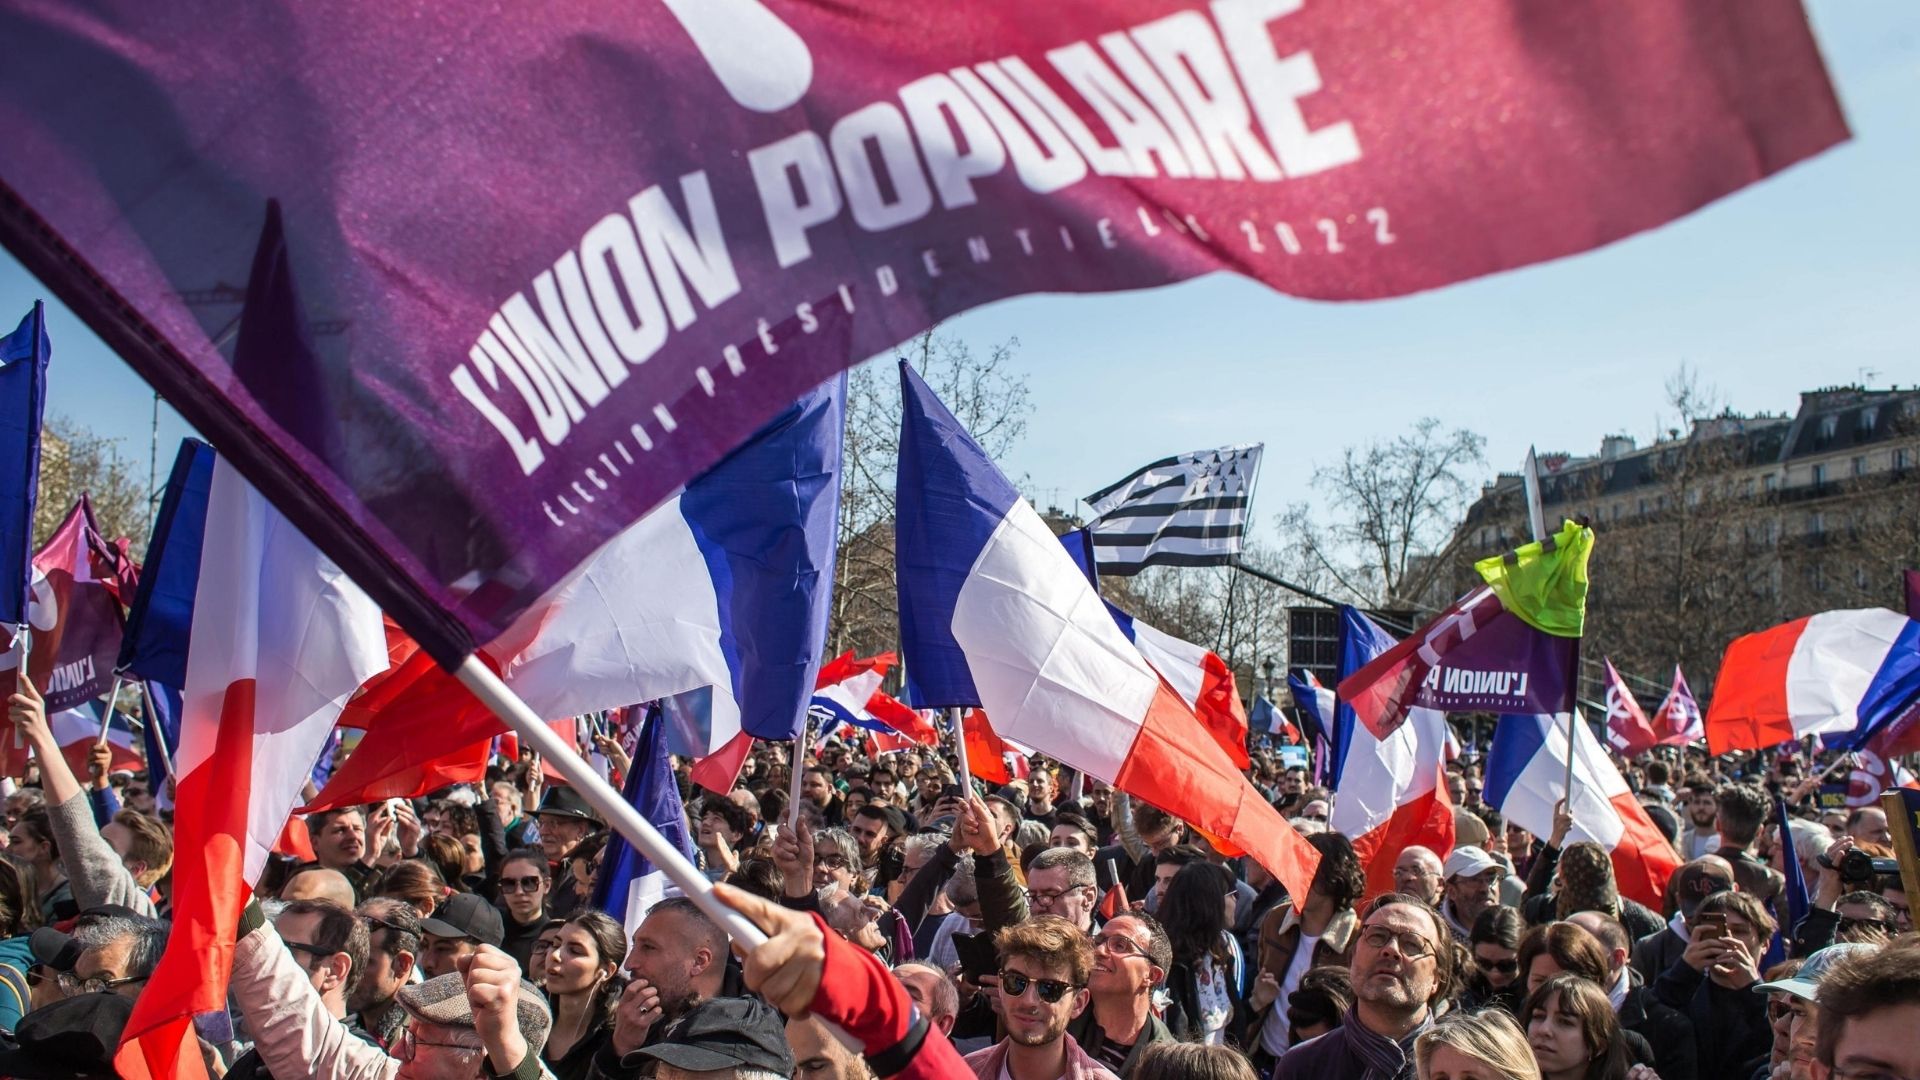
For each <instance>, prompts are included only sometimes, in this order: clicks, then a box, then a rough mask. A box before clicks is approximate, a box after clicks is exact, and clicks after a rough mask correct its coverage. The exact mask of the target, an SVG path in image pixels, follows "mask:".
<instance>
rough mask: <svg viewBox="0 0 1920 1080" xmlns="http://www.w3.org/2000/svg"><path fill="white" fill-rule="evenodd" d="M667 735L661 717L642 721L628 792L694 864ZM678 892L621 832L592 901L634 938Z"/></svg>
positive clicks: (603, 864)
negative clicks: (653, 910) (652, 914)
mask: <svg viewBox="0 0 1920 1080" xmlns="http://www.w3.org/2000/svg"><path fill="white" fill-rule="evenodd" d="M665 733H666V729H665V727H664V726H663V725H662V724H661V721H660V717H658V716H649V717H647V719H646V720H644V721H642V723H641V728H640V738H639V740H638V741H637V742H636V743H635V745H634V750H633V768H632V769H631V770H630V771H629V772H628V773H627V779H626V790H625V791H623V792H622V794H624V795H625V796H626V799H627V801H628V802H629V803H632V804H633V808H634V809H636V810H638V811H640V814H641V816H643V817H645V818H646V819H647V820H648V821H649V822H651V823H652V824H653V827H654V828H655V829H656V830H658V831H659V833H660V835H661V837H662V838H664V839H665V840H666V841H667V843H669V844H672V845H673V846H674V847H677V848H679V849H680V854H682V855H685V856H686V857H687V860H688V861H689V862H691V861H692V860H693V842H692V839H691V838H690V837H689V836H688V835H687V814H686V808H685V807H684V806H682V805H681V802H680V785H679V784H677V783H675V782H674V778H673V761H672V759H671V758H670V757H669V756H668V753H667V743H666V739H665V737H664V736H665ZM675 891H677V890H674V889H673V887H672V884H671V883H670V882H668V880H667V875H666V874H665V873H664V872H663V871H661V870H660V869H658V868H657V867H655V866H654V865H653V863H652V861H650V860H649V859H648V858H647V857H646V856H645V855H643V854H641V853H640V852H639V851H638V850H637V849H635V848H634V847H633V845H632V844H629V843H628V842H627V839H626V837H624V836H621V835H620V834H619V833H617V832H616V833H614V834H613V836H612V838H610V839H609V840H608V841H607V850H606V852H605V854H604V855H603V856H602V857H601V860H600V873H599V876H597V877H596V878H595V879H594V882H593V893H592V896H591V897H590V901H589V902H590V904H591V905H592V907H593V908H594V909H595V910H598V911H604V912H606V913H607V914H608V915H610V916H612V917H613V918H614V919H615V920H617V921H618V922H620V923H621V924H622V925H624V926H625V927H626V928H627V934H628V935H629V936H631V935H632V934H633V932H634V931H635V930H637V929H639V928H640V923H641V922H642V921H643V920H644V919H645V918H646V917H647V912H648V910H650V909H651V908H652V907H653V905H655V904H657V903H659V902H660V901H661V900H662V899H663V898H665V897H666V896H667V895H669V894H670V893H671V892H675Z"/></svg>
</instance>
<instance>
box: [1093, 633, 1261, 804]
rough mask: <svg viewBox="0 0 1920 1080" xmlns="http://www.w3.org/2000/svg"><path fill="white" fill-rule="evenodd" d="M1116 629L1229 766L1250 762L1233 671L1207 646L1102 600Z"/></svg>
mask: <svg viewBox="0 0 1920 1080" xmlns="http://www.w3.org/2000/svg"><path fill="white" fill-rule="evenodd" d="M1107 610H1108V611H1109V612H1111V613H1112V614H1113V621H1114V623H1115V624H1116V625H1118V626H1119V627H1120V632H1121V633H1123V634H1125V635H1127V640H1128V641H1131V642H1133V645H1134V647H1135V648H1137V649H1139V650H1140V655H1141V656H1142V657H1143V658H1145V660H1146V661H1147V664H1148V665H1149V666H1150V667H1152V668H1153V670H1154V671H1156V672H1159V674H1160V677H1161V678H1163V679H1165V680H1166V681H1167V685H1168V686H1171V687H1173V689H1174V692H1175V693H1177V694H1179V695H1180V700H1181V701H1184V702H1186V703H1187V706H1188V707H1189V708H1191V709H1192V710H1193V712H1194V715H1195V716H1197V717H1199V718H1200V725H1201V726H1202V727H1204V728H1206V729H1207V734H1209V735H1211V736H1213V741H1215V742H1217V743H1219V744H1220V749H1222V750H1225V751H1226V752H1227V757H1229V758H1231V759H1232V760H1233V764H1234V767H1235V768H1238V769H1245V768H1247V767H1248V766H1249V765H1251V764H1252V761H1251V759H1249V758H1248V756H1247V729H1248V727H1249V726H1250V724H1249V722H1248V720H1247V710H1246V706H1244V705H1242V704H1240V689H1239V687H1237V686H1235V685H1234V681H1233V670H1232V669H1231V668H1229V667H1227V662H1226V661H1225V660H1222V659H1220V657H1218V656H1216V655H1214V653H1213V651H1212V650H1210V649H1204V648H1201V647H1200V646H1198V645H1195V644H1193V643H1192V642H1190V641H1182V640H1181V639H1179V638H1177V637H1174V636H1173V635H1172V634H1169V633H1166V632H1165V631H1162V630H1157V629H1155V628H1154V627H1152V626H1149V625H1147V624H1146V623H1144V622H1141V621H1140V620H1139V619H1136V618H1134V617H1133V616H1131V615H1129V614H1127V613H1126V612H1124V611H1122V610H1120V609H1119V608H1118V607H1116V606H1114V605H1113V604H1112V603H1111V602H1109V603H1108V604H1107Z"/></svg>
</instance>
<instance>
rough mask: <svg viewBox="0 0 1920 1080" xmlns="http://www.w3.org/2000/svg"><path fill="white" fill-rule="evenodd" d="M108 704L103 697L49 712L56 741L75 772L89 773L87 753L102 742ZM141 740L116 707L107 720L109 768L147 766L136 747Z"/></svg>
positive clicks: (50, 723)
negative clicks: (104, 712) (103, 720)
mask: <svg viewBox="0 0 1920 1080" xmlns="http://www.w3.org/2000/svg"><path fill="white" fill-rule="evenodd" d="M105 707H106V703H105V702H104V701H91V702H88V703H86V704H84V705H76V706H74V707H73V708H71V709H63V710H61V711H60V712H57V713H49V714H48V716H47V726H48V727H49V728H50V729H52V731H53V741H54V742H56V743H59V744H60V756H61V757H63V758H66V759H67V765H68V767H69V768H71V769H72V770H73V774H74V775H75V776H80V777H84V776H86V775H87V757H88V755H89V754H91V753H92V752H93V748H94V746H96V745H97V744H98V743H99V742H100V717H101V713H102V711H103V710H104V709H105ZM138 742H139V739H138V738H137V737H136V736H135V735H134V733H133V726H132V725H131V724H129V723H127V717H126V714H124V713H122V712H121V711H120V710H118V709H115V710H113V715H112V716H111V717H109V718H108V720H107V746H108V747H110V748H111V749H112V750H113V761H112V763H111V764H109V765H108V766H107V768H108V769H109V770H117V769H126V770H129V771H134V772H137V771H139V770H140V769H142V768H144V767H145V764H144V763H143V762H142V761H141V760H140V753H139V751H137V750H135V749H134V747H135V746H136V745H137V744H138Z"/></svg>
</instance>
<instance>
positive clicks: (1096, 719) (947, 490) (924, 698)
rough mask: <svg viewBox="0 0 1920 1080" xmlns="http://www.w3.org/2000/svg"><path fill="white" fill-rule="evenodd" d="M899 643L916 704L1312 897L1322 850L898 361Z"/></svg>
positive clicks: (1296, 893)
mask: <svg viewBox="0 0 1920 1080" xmlns="http://www.w3.org/2000/svg"><path fill="white" fill-rule="evenodd" d="M900 380H901V389H902V399H903V412H904V415H903V416H902V419H901V426H900V465H899V471H898V477H897V488H896V498H895V501H894V502H895V510H896V513H897V515H898V519H897V520H898V524H897V535H896V538H895V548H894V558H895V578H896V581H897V583H898V586H899V598H900V640H901V645H902V651H903V652H904V653H905V654H906V662H907V667H908V669H909V670H910V671H912V672H913V686H914V689H915V691H916V692H917V693H918V695H919V699H918V700H916V701H914V702H913V704H916V705H923V706H925V705H930V706H940V707H976V706H977V707H984V708H985V710H986V712H987V715H989V716H991V717H992V718H993V726H994V729H995V730H997V731H998V732H1000V733H1001V734H1002V735H1004V736H1005V737H1007V738H1009V739H1014V740H1018V741H1019V742H1021V743H1024V744H1026V745H1028V746H1031V747H1033V748H1035V749H1036V750H1038V751H1039V752H1041V753H1043V754H1046V755H1048V756H1050V757H1053V758H1055V759H1057V760H1059V761H1061V762H1063V763H1065V764H1066V765H1068V766H1070V767H1072V768H1075V769H1079V770H1082V771H1084V772H1086V773H1088V774H1090V775H1092V776H1096V777H1099V778H1100V779H1102V780H1105V781H1107V782H1108V783H1111V784H1113V785H1114V786H1115V787H1117V788H1119V789H1120V790H1122V791H1125V792H1127V793H1128V794H1130V795H1132V796H1134V797H1135V798H1138V799H1142V800H1145V801H1146V802H1149V803H1152V804H1153V805H1155V806H1159V807H1162V808H1164V809H1166V810H1167V811H1169V812H1170V813H1173V814H1176V815H1178V816H1179V817H1181V818H1183V819H1185V820H1186V821H1188V822H1189V823H1191V824H1192V825H1193V826H1194V827H1196V828H1198V829H1200V830H1202V831H1203V832H1206V833H1208V834H1209V835H1211V836H1213V837H1215V838H1217V839H1218V840H1220V841H1221V842H1222V843H1223V844H1225V845H1227V846H1229V847H1233V848H1239V849H1242V850H1244V851H1246V852H1247V853H1248V854H1250V855H1252V856H1253V858H1254V859H1255V860H1257V861H1258V862H1259V863H1260V864H1261V865H1262V866H1265V867H1266V868H1267V869H1268V870H1269V871H1271V872H1272V873H1273V875H1274V876H1275V877H1276V878H1278V879H1279V880H1280V881H1281V882H1283V883H1284V884H1285V885H1286V886H1287V889H1288V890H1289V892H1290V893H1291V895H1293V896H1295V897H1297V898H1304V897H1305V896H1306V895H1307V889H1308V887H1309V886H1310V885H1311V883H1312V879H1313V872H1314V869H1315V867H1316V866H1317V865H1318V862H1319V860H1318V855H1317V853H1316V852H1315V851H1314V850H1313V848H1312V847H1311V846H1310V845H1308V844H1307V843H1306V841H1305V839H1304V838H1302V837H1301V836H1300V835H1299V834H1298V833H1296V832H1294V830H1293V828H1292V827H1291V826H1289V825H1288V824H1287V823H1286V822H1285V821H1284V820H1282V819H1281V817H1280V815H1279V814H1278V813H1277V812H1276V811H1275V810H1274V809H1273V807H1272V806H1270V805H1268V803H1267V801H1266V800H1265V799H1264V798H1262V797H1261V796H1260V793H1259V791H1257V790H1255V789H1254V787H1253V786H1252V785H1251V784H1249V783H1247V781H1246V779H1245V778H1244V777H1242V776H1241V775H1240V772H1239V770H1238V769H1236V768H1235V767H1234V764H1233V761H1232V759H1230V758H1229V757H1228V756H1227V753H1226V751H1224V750H1222V749H1221V748H1220V746H1219V744H1218V743H1217V742H1215V741H1214V739H1213V738H1212V737H1211V736H1209V735H1208V734H1207V733H1206V731H1205V729H1204V728H1203V727H1202V726H1201V723H1200V721H1199V719H1198V718H1197V717H1196V716H1195V715H1194V712H1193V709H1192V707H1190V706H1189V705H1187V703H1186V702H1185V701H1183V700H1181V698H1180V695H1179V694H1178V693H1176V692H1175V691H1174V689H1173V688H1172V687H1171V686H1169V685H1168V684H1167V681H1166V680H1165V679H1163V678H1161V676H1160V675H1159V674H1158V673H1157V672H1155V671H1154V669H1153V668H1152V667H1151V666H1150V665H1149V664H1148V663H1147V661H1146V659H1145V658H1143V657H1142V656H1141V655H1140V650H1139V649H1138V648H1136V647H1135V646H1134V644H1133V642H1131V641H1128V640H1127V637H1126V635H1125V634H1123V633H1121V631H1120V628H1119V627H1118V626H1116V625H1115V624H1114V621H1113V617H1112V616H1111V615H1110V614H1109V613H1108V612H1107V610H1106V606H1105V604H1104V603H1103V602H1102V601H1101V599H1100V597H1099V595H1098V594H1097V593H1096V592H1095V591H1094V589H1093V586H1092V585H1091V584H1089V583H1088V581H1087V579H1086V577H1085V576H1084V575H1083V574H1082V573H1081V572H1080V570H1079V569H1078V568H1077V567H1076V566H1075V565H1074V562H1073V558H1072V556H1070V555H1068V554H1067V552H1066V550H1065V549H1064V548H1062V547H1061V546H1060V543H1059V541H1058V540H1057V539H1055V537H1054V535H1053V532H1052V531H1051V530H1049V529H1048V528H1047V526H1046V523H1045V522H1043V521H1041V520H1040V515H1039V514H1037V513H1035V512H1034V509H1033V507H1031V506H1029V505H1028V504H1027V503H1026V501H1025V500H1023V499H1021V498H1020V496H1019V493H1017V492H1016V491H1015V490H1014V488H1013V485H1012V484H1010V483H1008V482H1007V478H1006V477H1005V476H1002V475H1001V474H1000V471H999V470H998V469H996V468H994V466H993V463H992V462H991V461H990V460H988V458H987V455H986V454H985V452H983V451H982V450H981V449H980V447H979V445H978V444H977V443H975V442H974V441H973V438H972V436H971V435H969V434H968V433H967V431H966V430H965V428H963V427H962V426H961V425H960V422H959V421H957V420H955V419H954V417H953V414H952V413H950V412H948V411H947V408H946V406H944V405H942V404H941V403H940V401H939V400H938V399H937V398H936V397H935V396H934V394H933V391H932V390H930V389H928V387H927V385H926V383H925V382H923V381H922V380H921V379H920V376H919V375H918V374H917V373H916V372H915V371H914V370H913V369H912V367H910V366H909V365H907V364H906V363H904V362H903V363H902V364H901V365H900Z"/></svg>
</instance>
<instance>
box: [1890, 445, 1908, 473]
mask: <svg viewBox="0 0 1920 1080" xmlns="http://www.w3.org/2000/svg"><path fill="white" fill-rule="evenodd" d="M1912 464H1913V452H1912V451H1911V450H1908V449H1907V448H1906V447H1904V446H1902V447H1899V448H1898V449H1896V450H1894V452H1893V467H1894V468H1896V469H1905V468H1908V467H1910V466H1912Z"/></svg>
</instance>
